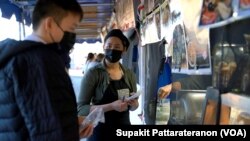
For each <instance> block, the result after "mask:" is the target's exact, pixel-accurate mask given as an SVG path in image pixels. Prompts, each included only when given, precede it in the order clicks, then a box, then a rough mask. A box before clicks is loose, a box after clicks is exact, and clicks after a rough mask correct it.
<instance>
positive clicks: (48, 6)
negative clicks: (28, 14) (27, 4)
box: [32, 0, 83, 30]
mask: <svg viewBox="0 0 250 141" xmlns="http://www.w3.org/2000/svg"><path fill="white" fill-rule="evenodd" d="M69 12H70V13H73V14H76V15H79V16H80V20H81V19H82V18H83V11H82V8H81V6H80V4H79V3H78V2H77V1H76V0H38V1H37V3H36V5H35V8H34V11H33V14H32V25H33V30H36V29H37V28H38V26H39V24H40V22H41V20H42V19H44V18H46V17H49V16H51V17H53V18H54V19H55V21H56V22H57V23H60V22H61V20H62V19H63V18H64V17H65V16H66V15H67V14H68V13H69Z"/></svg>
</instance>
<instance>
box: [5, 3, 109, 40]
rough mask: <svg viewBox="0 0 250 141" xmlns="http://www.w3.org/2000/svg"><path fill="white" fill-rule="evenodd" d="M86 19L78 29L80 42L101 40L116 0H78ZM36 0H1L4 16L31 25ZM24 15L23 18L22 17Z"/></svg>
mask: <svg viewBox="0 0 250 141" xmlns="http://www.w3.org/2000/svg"><path fill="white" fill-rule="evenodd" d="M78 2H79V3H80V5H81V7H82V9H83V11H84V19H83V21H82V22H81V23H80V25H79V27H78V28H77V30H76V33H77V42H78V43H83V42H85V41H86V42H87V43H95V42H97V41H99V42H101V41H102V40H101V31H102V28H103V27H105V26H107V25H108V24H109V22H110V19H111V16H112V12H113V9H114V0H78ZM35 3H36V0H0V9H1V11H2V17H4V18H7V19H10V18H11V16H12V15H15V16H16V19H17V21H18V22H22V21H23V22H24V24H26V25H31V14H32V10H33V8H34V5H35ZM22 17H23V18H22Z"/></svg>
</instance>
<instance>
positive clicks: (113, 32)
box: [104, 29, 130, 50]
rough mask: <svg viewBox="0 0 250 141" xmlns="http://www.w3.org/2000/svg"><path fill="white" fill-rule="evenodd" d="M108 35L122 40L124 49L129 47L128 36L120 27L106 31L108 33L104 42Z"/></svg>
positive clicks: (105, 39)
mask: <svg viewBox="0 0 250 141" xmlns="http://www.w3.org/2000/svg"><path fill="white" fill-rule="evenodd" d="M110 37H117V38H119V39H120V40H121V41H122V44H123V46H124V47H125V48H126V50H127V49H128V47H129V44H130V43H129V40H128V38H127V37H126V36H125V35H124V34H123V32H122V31H121V30H120V29H112V30H111V31H109V32H108V34H107V35H106V36H105V38H104V43H105V42H106V41H107V39H108V38H110Z"/></svg>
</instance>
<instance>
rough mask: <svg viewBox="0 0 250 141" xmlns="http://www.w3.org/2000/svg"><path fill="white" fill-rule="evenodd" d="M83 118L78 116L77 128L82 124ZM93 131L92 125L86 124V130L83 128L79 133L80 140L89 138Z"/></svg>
mask: <svg viewBox="0 0 250 141" xmlns="http://www.w3.org/2000/svg"><path fill="white" fill-rule="evenodd" d="M84 118H85V117H83V116H78V124H79V127H80V125H81V124H82V122H83V120H84ZM93 130H94V126H93V125H92V124H88V125H87V127H86V128H84V129H83V130H81V131H80V132H79V135H80V138H87V137H90V136H91V135H92V134H93Z"/></svg>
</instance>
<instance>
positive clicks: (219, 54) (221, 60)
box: [213, 42, 250, 94]
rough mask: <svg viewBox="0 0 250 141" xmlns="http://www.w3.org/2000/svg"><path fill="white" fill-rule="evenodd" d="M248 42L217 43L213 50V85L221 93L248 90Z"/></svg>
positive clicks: (249, 87)
mask: <svg viewBox="0 0 250 141" xmlns="http://www.w3.org/2000/svg"><path fill="white" fill-rule="evenodd" d="M249 70H250V55H249V44H248V42H247V43H246V44H228V43H223V44H217V45H216V46H215V49H214V52H213V86H214V87H215V88H218V89H219V90H220V91H221V93H226V92H234V93H246V94H249V92H250V83H249V81H250V78H249V77H250V71H249Z"/></svg>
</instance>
